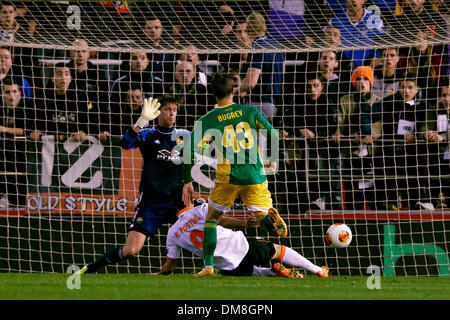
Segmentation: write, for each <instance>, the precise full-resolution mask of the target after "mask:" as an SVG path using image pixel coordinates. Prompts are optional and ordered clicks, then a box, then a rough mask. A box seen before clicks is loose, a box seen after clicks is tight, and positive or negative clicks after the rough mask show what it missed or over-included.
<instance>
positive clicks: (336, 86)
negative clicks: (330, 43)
mask: <svg viewBox="0 0 450 320" xmlns="http://www.w3.org/2000/svg"><path fill="white" fill-rule="evenodd" d="M338 67H339V62H338V61H337V53H336V51H322V52H321V53H320V55H319V61H318V72H319V74H320V75H321V76H322V77H323V78H324V79H325V80H326V81H327V93H328V95H329V101H330V103H334V104H337V102H338V101H339V99H340V97H341V96H343V95H344V94H347V93H348V92H349V86H348V83H349V82H348V81H347V80H346V79H341V78H340V77H339V75H338V74H337V73H336V72H335V70H336V69H337V68H338Z"/></svg>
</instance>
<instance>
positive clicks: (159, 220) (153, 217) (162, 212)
mask: <svg viewBox="0 0 450 320" xmlns="http://www.w3.org/2000/svg"><path fill="white" fill-rule="evenodd" d="M178 210H179V209H177V207H176V206H175V205H174V203H173V201H164V202H159V201H155V202H154V203H152V205H151V206H150V205H148V204H146V205H142V204H139V205H137V206H136V214H135V215H134V218H133V220H132V221H131V225H130V230H133V231H138V232H140V233H143V234H144V235H146V236H147V237H150V236H153V235H155V234H156V233H157V232H158V228H159V227H160V226H161V225H162V224H164V223H171V224H173V223H174V222H175V221H176V220H177V212H178Z"/></svg>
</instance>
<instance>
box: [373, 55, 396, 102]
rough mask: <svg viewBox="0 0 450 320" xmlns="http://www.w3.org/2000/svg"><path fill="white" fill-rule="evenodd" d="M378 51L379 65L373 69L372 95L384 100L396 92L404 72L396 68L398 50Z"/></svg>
mask: <svg viewBox="0 0 450 320" xmlns="http://www.w3.org/2000/svg"><path fill="white" fill-rule="evenodd" d="M380 51H381V55H380V61H381V65H379V66H376V67H375V69H374V77H373V88H372V93H373V95H374V96H376V97H378V98H380V99H384V98H386V97H387V96H389V95H392V94H396V93H397V92H398V87H399V82H400V80H401V79H402V77H403V73H404V70H402V69H400V68H398V67H397V65H398V62H399V59H400V57H399V51H398V48H383V49H381V50H380Z"/></svg>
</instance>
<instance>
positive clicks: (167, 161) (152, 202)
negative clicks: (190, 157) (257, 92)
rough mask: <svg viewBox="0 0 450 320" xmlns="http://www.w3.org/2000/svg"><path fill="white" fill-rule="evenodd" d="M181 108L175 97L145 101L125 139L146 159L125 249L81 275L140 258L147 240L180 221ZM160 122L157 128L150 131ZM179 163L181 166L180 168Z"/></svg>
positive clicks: (112, 251) (115, 250)
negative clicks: (177, 122)
mask: <svg viewBox="0 0 450 320" xmlns="http://www.w3.org/2000/svg"><path fill="white" fill-rule="evenodd" d="M177 109H178V104H177V101H176V99H175V98H174V97H171V96H163V97H161V98H160V99H159V101H158V100H157V99H153V98H148V99H145V100H144V104H143V108H142V114H141V117H140V118H139V119H138V121H137V122H136V123H135V124H134V125H133V126H132V128H130V129H128V131H127V132H126V133H125V134H124V135H123V137H122V140H121V144H122V148H124V149H126V150H128V149H135V148H139V149H140V151H141V153H142V157H143V162H144V164H143V169H142V176H141V181H140V185H139V192H140V196H139V202H138V203H137V205H136V214H135V216H134V218H133V220H132V222H131V226H130V231H129V233H128V237H127V239H126V242H125V245H123V246H118V247H115V248H111V249H110V250H109V251H107V252H106V253H105V254H104V255H103V256H102V257H101V258H100V259H99V260H97V261H95V262H93V263H91V264H88V265H87V266H85V267H84V268H82V269H81V270H80V271H79V273H81V274H83V273H93V272H96V271H97V270H99V269H100V268H102V267H105V266H107V265H110V264H115V263H118V262H120V261H122V260H124V259H128V258H129V257H132V256H134V255H136V254H138V253H139V252H140V251H141V249H142V247H143V246H144V243H145V240H146V239H147V238H149V237H150V236H152V235H154V234H155V233H156V232H157V230H158V228H159V226H161V224H163V223H171V222H174V221H176V219H177V218H176V213H177V212H178V211H179V210H180V209H182V208H183V207H184V205H183V202H182V199H181V197H180V193H181V192H182V187H183V183H182V170H181V168H182V166H181V161H178V162H177V161H174V160H176V158H178V157H180V152H179V151H178V149H179V146H178V145H180V144H182V142H183V140H182V137H183V135H189V132H188V131H186V130H179V129H176V128H175V127H174V124H175V120H176V116H177ZM156 118H157V123H158V124H157V125H156V126H155V127H152V128H146V127H147V125H148V123H149V121H152V120H154V119H156ZM177 163H178V164H177Z"/></svg>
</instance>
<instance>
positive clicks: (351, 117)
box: [333, 66, 381, 209]
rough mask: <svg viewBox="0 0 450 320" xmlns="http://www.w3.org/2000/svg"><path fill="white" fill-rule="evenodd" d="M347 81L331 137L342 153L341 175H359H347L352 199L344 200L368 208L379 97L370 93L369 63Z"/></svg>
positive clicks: (378, 126)
mask: <svg viewBox="0 0 450 320" xmlns="http://www.w3.org/2000/svg"><path fill="white" fill-rule="evenodd" d="M351 81H352V86H353V89H354V91H353V92H352V93H350V94H348V95H345V96H343V97H342V98H341V99H340V104H339V111H338V126H337V130H336V132H335V133H334V134H333V141H334V142H335V143H338V144H339V146H340V149H341V153H342V154H343V158H344V159H343V169H342V172H343V173H344V175H345V176H353V174H355V173H356V175H361V176H362V177H361V178H359V179H353V178H352V179H351V181H350V183H349V184H350V185H349V188H348V190H352V192H351V193H352V194H351V196H352V198H353V200H352V201H348V203H351V204H352V205H353V206H354V208H353V209H368V208H369V207H371V208H372V207H373V206H374V205H375V190H374V185H375V183H374V180H373V167H374V166H373V160H374V159H373V157H374V155H375V153H376V146H375V142H376V141H377V140H378V139H379V138H380V136H381V118H379V117H378V118H377V117H376V116H375V115H379V111H377V109H375V108H376V105H375V104H376V103H377V102H379V101H380V99H378V98H377V97H375V96H374V95H373V94H372V86H373V69H372V67H370V66H360V67H357V68H356V69H355V71H354V72H353V74H352V78H351ZM344 137H345V140H346V141H344V139H343V138H344ZM347 139H348V140H347ZM346 190H347V188H346ZM347 208H348V207H347Z"/></svg>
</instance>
